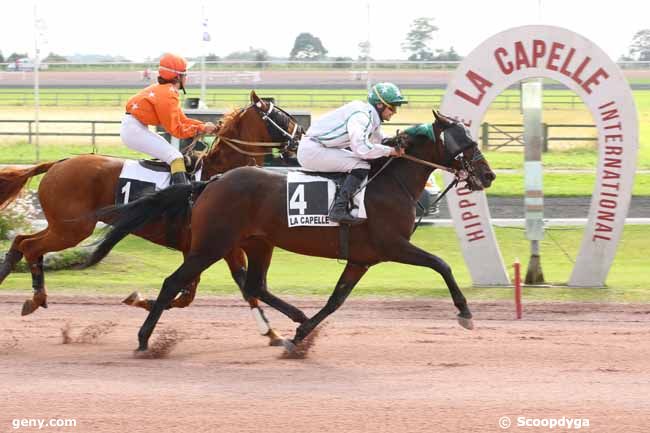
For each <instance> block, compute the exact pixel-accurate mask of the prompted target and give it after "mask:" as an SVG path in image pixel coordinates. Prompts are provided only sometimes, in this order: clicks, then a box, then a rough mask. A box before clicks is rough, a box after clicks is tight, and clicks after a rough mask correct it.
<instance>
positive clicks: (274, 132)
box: [247, 101, 304, 151]
mask: <svg viewBox="0 0 650 433" xmlns="http://www.w3.org/2000/svg"><path fill="white" fill-rule="evenodd" d="M268 104H269V108H268V110H266V111H265V110H264V106H263V103H262V101H257V102H256V103H254V104H252V106H253V107H255V109H256V110H257V111H258V112H259V113H260V115H261V116H262V120H264V121H265V122H266V123H267V128H268V126H269V125H270V126H272V127H273V129H270V130H269V134H270V135H271V138H272V139H273V140H275V139H276V138H286V139H287V141H286V142H285V147H286V148H287V150H290V151H295V150H296V149H297V148H298V142H299V141H300V138H301V137H302V134H303V132H304V131H302V127H301V126H300V124H299V123H298V121H297V120H296V119H295V118H294V117H293V116H292V115H291V114H289V113H287V112H286V111H284V110H283V109H282V108H280V107H277V106H276V105H275V104H273V102H269V103H268ZM247 108H248V107H247ZM275 113H280V114H281V115H284V118H283V120H284V121H286V126H284V127H283V126H281V125H279V124H278V122H279V120H278V119H277V118H276V119H274V118H273V117H272V116H273V115H274V114H275ZM292 124H293V125H292ZM289 131H291V132H289Z"/></svg>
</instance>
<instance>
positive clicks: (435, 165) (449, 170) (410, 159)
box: [400, 153, 458, 175]
mask: <svg viewBox="0 0 650 433" xmlns="http://www.w3.org/2000/svg"><path fill="white" fill-rule="evenodd" d="M400 158H404V159H408V160H409V161H413V162H417V163H418V164H422V165H428V166H429V167H433V168H438V169H440V170H443V171H446V172H448V173H451V174H453V175H457V172H458V170H454V169H453V168H451V167H447V166H446V165H440V164H436V163H435V162H429V161H425V160H424V159H420V158H416V157H414V156H411V155H408V154H406V153H405V154H404V155H402V156H400Z"/></svg>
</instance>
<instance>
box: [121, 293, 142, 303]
mask: <svg viewBox="0 0 650 433" xmlns="http://www.w3.org/2000/svg"><path fill="white" fill-rule="evenodd" d="M142 299H143V298H142V296H141V295H140V293H139V292H137V291H136V292H133V293H131V294H130V295H129V296H127V297H126V298H125V299H124V300H123V301H122V303H123V304H126V305H134V304H135V303H137V302H139V301H142Z"/></svg>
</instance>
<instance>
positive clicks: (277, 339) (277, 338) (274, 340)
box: [264, 329, 284, 347]
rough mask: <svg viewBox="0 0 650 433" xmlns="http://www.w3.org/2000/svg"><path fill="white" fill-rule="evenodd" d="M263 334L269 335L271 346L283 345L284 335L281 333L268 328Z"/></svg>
mask: <svg viewBox="0 0 650 433" xmlns="http://www.w3.org/2000/svg"><path fill="white" fill-rule="evenodd" d="M264 335H265V336H267V337H269V346H273V347H279V346H284V337H282V335H280V334H278V333H277V332H275V331H274V330H273V329H269V332H267V333H266V334H264Z"/></svg>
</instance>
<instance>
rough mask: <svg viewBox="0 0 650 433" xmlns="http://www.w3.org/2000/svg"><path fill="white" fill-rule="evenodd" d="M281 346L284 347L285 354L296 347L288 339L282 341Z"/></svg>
mask: <svg viewBox="0 0 650 433" xmlns="http://www.w3.org/2000/svg"><path fill="white" fill-rule="evenodd" d="M282 345H283V346H284V350H286V352H287V353H291V352H293V351H294V350H296V345H295V344H294V343H293V341H291V340H289V339H288V338H283V339H282Z"/></svg>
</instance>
